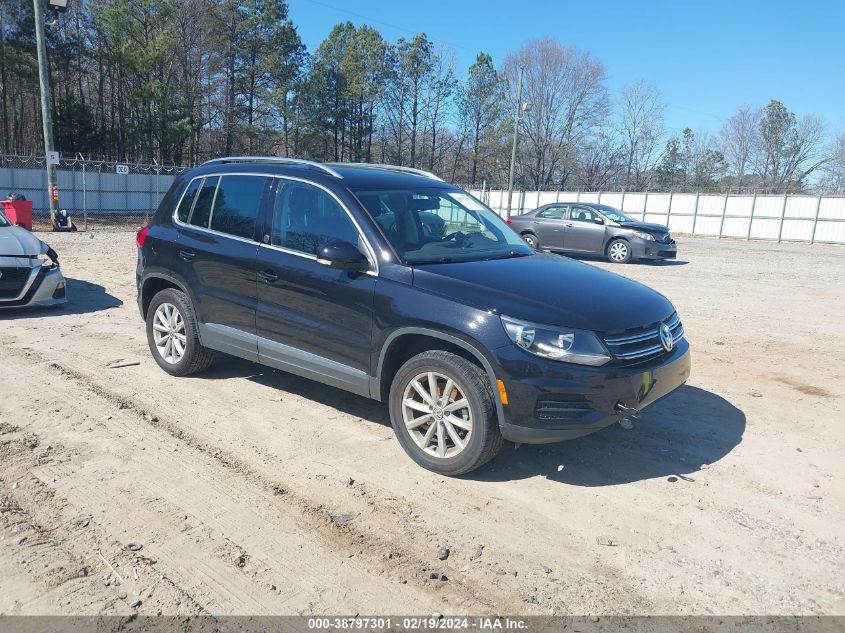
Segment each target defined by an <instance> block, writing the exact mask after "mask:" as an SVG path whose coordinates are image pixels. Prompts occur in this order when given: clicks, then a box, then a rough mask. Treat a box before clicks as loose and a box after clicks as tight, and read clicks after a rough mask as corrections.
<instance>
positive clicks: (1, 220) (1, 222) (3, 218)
mask: <svg viewBox="0 0 845 633" xmlns="http://www.w3.org/2000/svg"><path fill="white" fill-rule="evenodd" d="M11 225H12V223H11V222H9V220H7V219H6V216H5V215H3V212H2V211H0V226H11Z"/></svg>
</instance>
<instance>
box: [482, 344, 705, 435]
mask: <svg viewBox="0 0 845 633" xmlns="http://www.w3.org/2000/svg"><path fill="white" fill-rule="evenodd" d="M495 354H496V360H497V362H498V364H499V368H497V369H498V370H500V371H501V374H502V379H503V381H504V383H505V388H506V389H507V394H508V401H509V404H508V405H507V406H505V407H504V414H505V419H504V420H503V421H501V422H500V428H501V431H502V435H503V436H504V438H505V439H507V440H510V441H512V442H520V443H525V444H545V443H549V442H559V441H563V440H569V439H573V438H576V437H580V436H582V435H588V434H590V433H593V432H595V431H598V430H600V429H602V428H604V427H606V426H609V425H611V424H613V423H614V422H618V421H619V420H621V419H622V418H624V417H626V416H627V415H629V413H623V412H622V411H620V409H618V408H617V405H621V406H622V407H625V408H626V409H635V410H642V409H644V408H645V407H647V406H649V405H651V404H654V403H655V402H656V401H658V400H660V399H661V398H663V397H665V396H667V395H668V394H670V393H671V392H672V391H674V390H675V389H677V388H678V387H680V386H681V385H683V384H684V383H685V382H686V380H687V378H689V374H690V366H691V361H690V352H689V344H688V343H687V341H686V339H681V340H680V341H679V342H678V343H677V345H676V346H675V349H674V350H672V352H670V353H668V354H666V355H664V356H662V357H658V358H656V359H652V360H649V361H645V362H641V363H638V364H636V365H627V366H614V365H609V366H604V367H585V366H578V365H570V364H566V363H558V362H555V361H548V360H544V359H542V358H539V357H535V356H533V355H531V354H529V353H527V352H525V351H523V350H520V349H518V348H517V347H516V346H515V345H508V346H505V347H502V348H499V349H497V350H495ZM497 373H498V372H497Z"/></svg>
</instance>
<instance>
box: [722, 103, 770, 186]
mask: <svg viewBox="0 0 845 633" xmlns="http://www.w3.org/2000/svg"><path fill="white" fill-rule="evenodd" d="M761 118H762V110H761V109H760V108H754V107H751V106H747V105H746V106H741V107H740V108H739V109H738V110H737V111H736V113H735V114H734V115H733V116H732V117H731V118H730V119H728V120H727V121H726V122H725V124H724V125H723V126H722V129H721V130H720V132H719V137H720V142H721V147H722V153H723V154H724V155H725V158H726V159H727V161H728V169H729V174H730V175H731V176H733V177H734V178H735V183H736V186H737V187H742V181H743V179H744V178H745V176H746V175H747V173H748V170H749V168H750V167H751V161H752V158H753V155H752V153H753V151H754V148H755V147H757V146H758V143H759V134H760V119H761Z"/></svg>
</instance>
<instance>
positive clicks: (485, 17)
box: [289, 0, 845, 132]
mask: <svg viewBox="0 0 845 633" xmlns="http://www.w3.org/2000/svg"><path fill="white" fill-rule="evenodd" d="M289 2H290V15H291V18H292V20H293V21H294V23H295V24H296V25H297V28H298V30H299V33H300V36H301V37H302V38H303V41H304V42H305V44H306V46H307V47H308V50H309V51H313V50H314V49H316V47H317V46H319V44H320V42H321V41H322V40H323V39H324V38H325V37H326V35H328V33H329V30H330V29H331V27H332V26H333V25H334V24H335V23H337V22H343V21H346V20H349V21H351V22H353V23H354V24H356V25H359V24H364V23H366V24H370V25H372V26H375V27H376V28H378V29H379V31H380V32H381V33H382V35H383V36H384V37H385V38H387V39H388V40H390V41H395V40H396V39H397V38H398V37H400V36H406V37H407V36H408V35H411V34H414V33H417V32H420V31H424V32H425V33H426V34H427V35H428V36H429V37H430V38H431V39H433V40H434V41H436V42H438V43H443V44H446V45H448V46H449V47H450V48H451V49H452V51H453V53H454V55H455V57H456V59H457V71H458V73H459V76H461V77H462V78H463V77H464V76H465V73H466V69H467V68H468V67H469V65H470V64H471V63H472V62H473V61H474V59H475V54H476V53H477V52H478V51H479V50H484V51H487V52H489V53H490V54H491V55H493V59H494V61H495V62H496V64H497V65H498V64H499V63H501V61H502V60H503V59H504V57H505V56H506V55H507V54H508V53H509V52H510V51H513V50H516V49H518V48H519V47H520V46H521V45H522V44H523V43H524V42H526V41H527V40H530V39H534V38H540V37H546V36H551V37H554V38H556V39H557V40H559V41H560V42H562V43H563V44H566V45H568V46H574V47H576V48H579V49H582V50H586V51H589V52H590V53H591V54H593V55H594V56H595V57H596V58H598V59H599V60H600V61H601V62H602V63H603V64H604V66H605V70H606V72H607V76H608V81H607V85H608V88H609V89H610V90H611V93H612V94H613V95H615V94H616V93H617V92H618V90H619V88H621V87H622V86H623V85H625V84H626V83H628V82H630V81H633V80H635V79H645V80H647V81H650V82H652V83H654V84H656V85H657V87H658V88H659V89H660V91H661V92H662V94H663V97H664V100H665V101H666V104H667V111H666V119H667V121H666V122H667V127H668V131H671V132H675V131H679V130H680V129H682V128H683V127H686V126H690V127H692V128H694V129H695V130H697V131H701V130H706V131H710V132H716V131H717V130H718V128H719V126H720V125H721V122H722V121H723V120H725V119H727V118H728V117H729V116H730V115H731V114H732V113H733V111H734V110H735V108H736V107H737V106H739V105H741V104H752V105H761V106H762V105H765V104H766V103H768V102H769V100H770V99H778V100H780V101H782V102H783V103H784V104H785V105H786V106H787V107H788V108H789V109H790V110H792V111H793V112H795V113H796V114H798V115H803V114H816V115H818V116H821V117H822V118H823V119H825V120H826V121H827V123H828V125H829V126H830V131H831V132H835V131H839V130H842V129H843V128H845V0H838V1H837V0H827V1H821V0H819V1H816V0H804V1H803V2H794V1H793V2H786V1H783V0H768V1H766V0H754V1H752V0H734V1H733V2H728V1H724V0H710V1H708V2H703V1H700V2H693V1H681V0H678V1H676V2H669V1H665V0H662V1H648V0H645V1H641V2H636V1H635V0H628V1H626V2H625V1H619V0H613V1H610V0H606V1H602V0H593V1H592V2H590V1H587V2H585V1H584V0H581V1H579V2H563V1H554V0H548V1H545V2H538V1H530V0H529V1H522V2H519V1H510V2H503V1H500V0H487V1H483V0H473V1H467V0H451V1H447V0H425V1H419V0H416V1H413V2H410V1H407V0H392V1H388V0H355V1H354V2H352V1H350V0H346V1H344V0H289Z"/></svg>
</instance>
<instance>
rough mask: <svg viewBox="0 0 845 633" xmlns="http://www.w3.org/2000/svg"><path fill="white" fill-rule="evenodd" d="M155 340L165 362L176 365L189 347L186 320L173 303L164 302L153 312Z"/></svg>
mask: <svg viewBox="0 0 845 633" xmlns="http://www.w3.org/2000/svg"><path fill="white" fill-rule="evenodd" d="M153 342H154V343H155V346H156V350H158V353H159V355H160V356H161V357H162V358H163V359H164V361H165V362H167V363H170V364H171V365H175V364H176V363H178V362H179V361H181V360H182V357H183V356H184V355H185V350H186V348H187V336H186V335H185V321H184V319H183V318H182V313H181V312H179V310H178V308H177V307H176V306H175V305H173V304H172V303H162V304H161V305H159V306H158V307H157V308H156V311H155V313H154V314H153Z"/></svg>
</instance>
